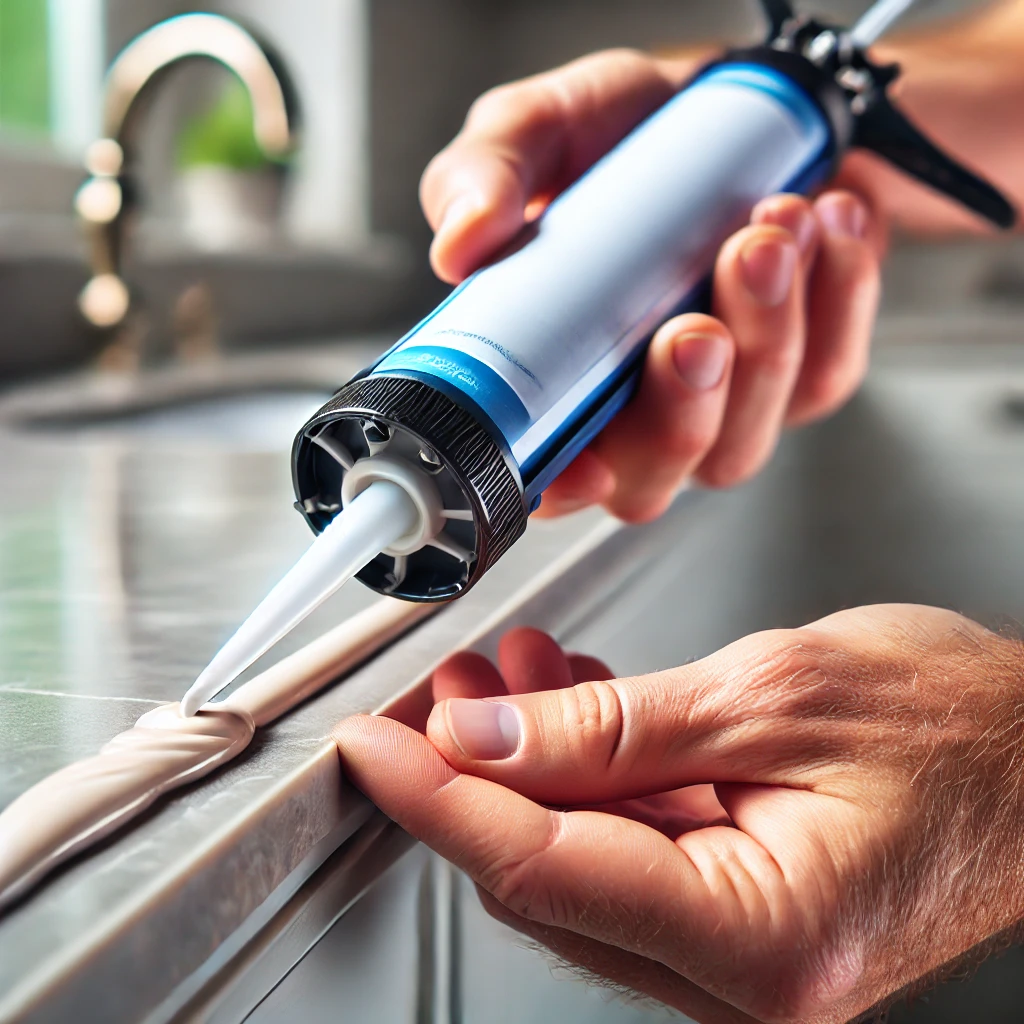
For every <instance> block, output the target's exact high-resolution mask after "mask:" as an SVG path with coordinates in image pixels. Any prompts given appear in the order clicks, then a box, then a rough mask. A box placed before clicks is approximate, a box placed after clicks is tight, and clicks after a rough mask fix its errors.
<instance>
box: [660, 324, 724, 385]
mask: <svg viewBox="0 0 1024 1024" xmlns="http://www.w3.org/2000/svg"><path fill="white" fill-rule="evenodd" d="M729 355H730V345H729V342H727V341H726V340H725V338H723V337H722V336H721V335H718V334H684V335H682V336H681V337H679V338H676V341H675V344H674V345H673V346H672V362H673V363H674V364H675V368H676V373H677V374H679V379H680V380H681V381H682V382H683V383H684V384H685V385H686V386H687V387H688V388H693V390H694V391H710V390H711V389H712V388H716V387H718V385H719V384H721V383H722V378H723V377H724V376H725V368H726V366H728V365H729Z"/></svg>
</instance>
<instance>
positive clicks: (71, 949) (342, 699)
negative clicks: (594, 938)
mask: <svg viewBox="0 0 1024 1024" xmlns="http://www.w3.org/2000/svg"><path fill="white" fill-rule="evenodd" d="M695 497H696V495H693V494H688V495H683V496H682V497H681V499H680V500H679V501H678V502H677V505H676V507H675V509H674V511H673V512H672V513H670V514H669V515H667V516H665V517H663V518H662V519H661V520H660V521H659V522H658V523H655V524H652V525H651V526H645V527H624V526H622V525H621V524H619V523H617V522H615V521H613V520H611V519H609V518H607V517H605V516H603V515H602V514H599V513H585V514H583V515H581V516H577V517H572V518H571V519H569V520H563V521H559V522H557V523H543V522H542V523H539V524H536V525H535V526H532V527H531V531H530V532H529V534H528V536H527V538H525V539H524V540H523V541H522V542H520V545H518V548H517V551H518V556H517V555H512V556H511V557H509V558H507V559H505V560H503V561H502V562H501V563H499V566H497V567H496V568H495V569H494V570H493V571H492V572H491V573H490V574H489V576H488V578H487V579H485V580H484V581H483V582H482V583H481V584H480V585H479V586H478V588H477V589H476V591H475V592H474V593H473V594H471V595H468V596H467V597H465V598H463V599H461V600H460V601H458V602H455V603H454V604H452V605H450V606H448V607H446V608H444V609H442V610H441V611H440V612H439V613H438V614H436V615H435V616H433V617H431V618H430V619H428V620H426V622H425V623H424V624H422V625H421V626H420V627H419V628H416V629H414V630H413V631H412V632H411V633H409V634H406V635H405V636H404V637H403V638H401V639H400V640H399V641H397V642H396V643H395V644H393V645H392V646H391V647H389V648H388V649H386V650H385V651H384V652H382V653H381V654H380V655H378V656H377V657H376V658H375V659H373V660H372V661H371V662H369V663H368V664H366V665H364V666H363V667H362V668H360V669H358V670H357V671H356V672H354V673H353V674H351V675H350V676H349V677H348V678H347V679H345V680H344V681H343V682H342V683H341V684H340V685H335V686H334V687H331V688H328V689H327V690H326V691H324V692H323V693H321V694H320V695H318V696H317V697H316V698H314V699H313V700H311V701H309V702H307V703H306V704H305V705H303V706H302V707H300V708H299V709H297V710H296V711H295V712H293V713H292V714H291V715H289V716H286V718H285V719H283V720H282V722H281V723H275V725H274V726H271V727H268V729H267V730H265V731H266V732H267V733H268V734H269V738H268V739H267V740H266V742H267V743H270V744H273V743H274V736H273V732H274V730H275V728H276V727H277V726H278V725H280V726H281V727H282V728H287V732H288V733H290V734H294V733H298V734H299V735H300V737H302V738H303V739H304V743H305V744H309V743H313V742H315V743H316V746H315V751H314V752H312V753H308V752H307V753H306V754H304V755H303V756H302V757H301V759H300V760H299V762H298V763H296V764H295V765H294V767H292V768H291V770H289V771H287V772H286V773H284V774H282V775H281V776H280V777H276V778H275V779H274V781H273V783H272V785H270V786H269V787H267V788H265V789H263V790H261V791H260V792H259V793H258V795H257V798H256V799H255V800H249V801H248V802H244V803H243V804H242V806H240V807H239V808H238V809H237V810H236V811H235V812H234V813H232V814H231V815H230V816H229V817H228V818H226V819H225V820H224V821H223V822H222V823H221V824H220V825H219V826H218V827H216V828H215V829H213V830H212V831H208V832H207V833H206V834H205V838H204V840H203V842H202V843H201V844H198V845H195V846H194V847H193V848H191V849H190V850H188V852H187V853H186V854H184V855H182V856H179V857H178V858H177V859H176V860H175V861H174V863H173V864H170V865H167V866H165V867H164V868H163V869H162V870H160V871H159V872H157V873H155V874H153V876H152V877H151V878H150V879H149V882H148V884H146V885H145V886H140V887H139V888H138V889H137V890H136V891H135V892H134V893H133V895H132V898H131V899H126V900H124V901H122V903H121V904H120V905H119V906H117V907H116V908H114V909H113V910H112V912H110V913H108V914H106V915H105V916H104V918H103V920H101V921H99V922H97V924H96V925H95V927H93V928H90V929H85V930H83V931H81V932H80V933H79V934H78V935H75V936H68V937H67V944H66V945H65V946H64V947H63V948H61V949H60V951H59V954H58V955H55V956H54V957H53V958H50V959H48V960H46V961H45V962H43V963H41V964H40V965H39V967H38V969H37V970H34V971H31V972H30V973H28V974H26V975H25V976H24V977H22V978H21V979H20V981H19V982H18V983H17V984H15V985H14V986H13V987H12V988H11V989H9V990H8V992H7V993H6V994H5V995H3V996H0V1020H3V1021H13V1020H17V1021H29V1020H31V1021H41V1020H53V1019H74V1016H75V1010H76V1007H79V1006H80V1005H81V1001H82V999H83V998H89V999H90V1002H91V1003H92V1004H93V1007H94V1011H95V1012H101V1013H102V1015H103V1017H102V1019H104V1020H107V1021H111V1022H113V1021H115V1020H138V1019H141V1018H146V1019H148V1020H155V1019H157V1018H156V1017H154V1016H153V1014H154V1012H155V1011H156V1009H157V1007H159V1008H160V1017H159V1019H168V1016H169V1015H172V1014H173V1013H175V1012H177V1011H178V1010H179V1009H180V1007H181V1006H183V1005H185V1003H187V1002H188V1000H189V999H191V998H193V997H194V996H195V994H196V992H197V991H198V990H199V989H200V988H201V987H202V986H203V985H204V984H205V983H206V982H207V981H208V980H209V978H210V976H211V974H212V973H213V972H214V971H215V970H216V969H217V966H218V965H220V964H223V963H224V962H225V960H226V959H229V958H230V956H231V954H232V953H234V952H236V951H237V950H238V949H239V948H241V946H242V945H244V942H245V941H248V939H249V938H251V937H252V936H253V935H254V934H255V933H256V932H258V931H259V929H260V928H261V927H263V926H264V925H265V924H266V923H267V922H268V921H269V920H270V919H271V918H272V917H273V915H274V913H275V912H276V911H277V910H278V909H279V908H280V906H281V905H282V903H283V902H284V901H285V899H286V898H287V896H289V895H290V894H293V893H295V892H296V891H297V890H298V889H299V887H300V886H301V885H302V884H303V883H304V882H305V881H306V880H307V879H309V878H310V877H311V876H312V875H313V874H314V873H315V871H316V870H317V868H318V867H319V866H320V865H321V864H322V863H323V862H324V861H325V860H326V859H327V858H328V857H329V856H330V855H331V854H332V853H333V851H334V850H336V849H337V848H338V847H339V846H340V845H341V844H343V843H344V842H345V841H346V840H347V839H348V838H350V837H351V836H352V835H353V834H354V833H355V832H356V831H357V830H358V829H359V827H360V826H361V825H363V824H364V823H365V822H366V821H367V819H368V818H369V816H370V815H371V814H372V813H373V808H372V805H370V804H369V802H368V801H366V799H365V798H364V797H363V796H362V795H361V794H359V793H358V792H356V791H355V790H353V789H351V788H346V787H345V785H344V783H343V780H342V778H341V772H340V767H339V761H338V758H337V756H336V752H335V748H334V746H333V744H331V743H330V742H329V741H324V737H326V736H327V734H328V732H329V729H330V726H331V725H332V724H333V723H334V722H336V721H338V720H339V719H340V718H342V717H345V716H346V715H349V714H353V713H357V712H369V711H376V710H381V709H383V708H385V707H388V706H394V705H395V704H396V703H397V702H400V701H402V700H403V699H408V698H409V697H413V698H417V697H419V698H422V697H423V694H424V690H423V687H424V685H425V683H426V682H427V681H428V680H429V677H430V673H431V671H432V669H433V667H434V666H435V665H436V664H437V663H438V662H439V661H440V660H441V659H442V658H443V657H445V656H446V655H447V654H448V653H450V652H451V651H452V650H454V649H457V648H463V647H473V648H474V649H477V650H480V651H482V652H483V653H487V654H490V653H493V650H494V648H495V646H496V643H497V639H498V637H499V636H500V634H501V633H502V632H504V630H505V629H506V628H509V627H511V626H514V625H521V624H532V625H536V626H542V627H544V628H546V629H548V630H549V631H551V632H553V633H555V634H556V635H557V634H558V633H559V632H560V631H562V630H564V629H565V628H567V626H568V625H569V624H570V623H574V622H577V621H578V620H579V619H580V618H581V616H583V617H585V616H586V615H587V613H588V609H593V608H594V607H596V606H597V605H598V604H600V603H602V602H604V601H606V600H607V599H609V596H610V595H612V594H613V593H614V591H615V589H616V587H617V585H618V584H619V583H621V581H622V580H623V579H624V578H626V576H628V575H631V574H632V573H634V572H635V571H637V570H638V567H639V566H640V565H642V564H645V562H646V561H648V560H649V559H650V558H653V557H656V551H657V543H658V541H657V538H658V537H663V536H664V531H670V530H672V529H674V528H675V525H677V522H678V519H679V517H680V515H684V514H689V513H690V511H692V510H693V509H694V502H693V500H692V499H694V498H695ZM697 505H698V506H699V505H700V503H699V502H698V503H697ZM424 627H426V628H424ZM315 738H316V739H315ZM282 742H283V741H282ZM224 771H225V772H227V771H231V766H227V767H226V769H225V770H224ZM202 786H203V783H199V784H198V785H197V786H196V787H191V788H193V789H196V790H201V788H202ZM189 796H190V793H189V791H188V790H185V791H182V798H183V799H185V800H186V801H187V800H188V798H189ZM161 810H162V808H159V807H158V809H157V810H156V812H155V815H156V818H157V819H159V817H160V814H161ZM157 823H158V822H156V823H155V822H153V821H144V822H143V823H142V825H143V830H145V829H150V830H152V829H153V828H154V827H155V825H156V824H157ZM171 824H172V825H176V824H178V823H177V822H171ZM135 841H136V837H135V836H134V835H133V830H132V829H129V830H128V831H127V832H126V833H125V834H124V835H123V836H122V837H120V838H119V840H118V841H117V842H115V843H114V844H113V845H112V849H107V850H104V851H102V853H101V856H104V857H110V856H112V855H114V854H116V851H117V849H118V847H119V846H123V847H127V848H129V850H128V855H131V850H130V848H131V846H132V844H133V842H135ZM149 842H150V843H152V837H150V839H149ZM268 850H270V851H271V853H270V854H269V855H268V852H267V851H268ZM88 861H89V858H88V856H87V857H85V858H82V859H80V861H78V862H75V863H73V864H72V866H71V867H72V872H71V874H72V876H73V877H71V878H68V877H61V878H58V879H56V881H57V883H58V886H63V887H65V888H67V889H70V890H72V892H71V894H70V895H71V896H72V897H73V896H74V892H73V889H74V887H75V886H88V885H89V884H90V879H89V875H88V872H87V871H86V868H88ZM54 898H56V897H54ZM27 909H28V911H31V909H32V908H31V897H30V898H29V900H28V901H27ZM183 937H187V938H183ZM62 938H63V937H62ZM298 955H301V954H297V956H298ZM104 993H106V994H109V1002H107V1000H106V999H101V1002H102V1003H103V1004H104V1005H102V1006H99V1005H97V1004H96V1002H95V1000H96V998H97V994H100V996H102V995H103V994H104ZM64 1015H66V1017H65V1016H64Z"/></svg>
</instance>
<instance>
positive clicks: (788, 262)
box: [740, 239, 800, 306]
mask: <svg viewBox="0 0 1024 1024" xmlns="http://www.w3.org/2000/svg"><path fill="white" fill-rule="evenodd" d="M799 255H800V254H799V252H798V251H797V247H796V245H794V244H793V243H792V242H788V241H787V242H783V241H780V240H778V239H757V240H752V241H750V242H748V243H747V244H746V245H745V246H744V247H743V252H742V253H741V255H740V262H741V263H742V265H743V280H744V283H745V284H746V286H747V291H749V292H750V294H751V295H752V296H753V297H754V300H755V301H756V302H759V303H760V304H761V305H762V306H777V305H779V303H781V302H782V300H783V299H785V297H786V296H787V295H788V294H789V289H790V288H791V287H792V285H793V275H794V274H795V273H796V265H797V260H798V259H799Z"/></svg>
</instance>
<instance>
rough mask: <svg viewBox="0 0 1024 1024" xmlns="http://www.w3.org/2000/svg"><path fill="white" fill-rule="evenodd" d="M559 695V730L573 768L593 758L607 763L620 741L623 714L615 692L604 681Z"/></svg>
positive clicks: (570, 688) (568, 690) (581, 684)
mask: <svg viewBox="0 0 1024 1024" xmlns="http://www.w3.org/2000/svg"><path fill="white" fill-rule="evenodd" d="M560 692H561V695H562V696H561V701H560V704H561V713H562V720H561V723H560V727H561V729H562V733H563V737H564V740H565V747H566V750H567V751H568V753H569V756H570V757H571V759H572V760H573V762H574V763H575V764H576V765H577V767H586V766H588V765H590V764H592V763H593V761H594V760H595V758H601V759H603V760H604V761H605V763H606V764H607V763H609V762H611V760H612V759H613V758H614V756H615V753H616V752H617V751H618V748H619V744H620V742H621V739H622V730H623V713H622V704H621V702H620V700H619V695H618V692H617V691H616V689H615V687H614V686H612V685H611V683H609V682H607V681H603V680H600V681H594V682H589V683H577V684H576V685H575V686H572V687H569V688H568V689H566V690H562V691H560Z"/></svg>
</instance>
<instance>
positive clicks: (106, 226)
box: [75, 13, 298, 331]
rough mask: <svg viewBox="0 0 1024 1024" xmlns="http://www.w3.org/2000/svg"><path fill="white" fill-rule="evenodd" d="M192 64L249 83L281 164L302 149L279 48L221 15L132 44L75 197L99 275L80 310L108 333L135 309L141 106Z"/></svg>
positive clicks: (259, 131)
mask: <svg viewBox="0 0 1024 1024" xmlns="http://www.w3.org/2000/svg"><path fill="white" fill-rule="evenodd" d="M192 59H201V60H212V61H215V62H217V63H219V64H222V65H223V66H224V67H225V68H227V69H228V70H229V71H231V72H233V73H234V74H235V75H236V76H237V77H238V79H239V80H240V81H241V82H242V84H243V85H244V86H245V88H246V90H247V91H248V94H249V97H250V99H251V102H252V110H253V134H254V136H255V139H256V142H257V144H258V145H259V147H260V149H261V150H262V151H263V153H264V155H265V156H267V158H268V159H270V160H281V159H282V158H284V157H286V156H287V155H288V154H289V153H291V152H292V151H293V150H294V148H295V145H296V133H297V123H298V116H297V107H296V102H295V96H294V91H293V89H292V88H291V83H290V79H289V78H288V76H287V74H286V73H285V70H284V68H283V66H282V65H281V63H280V62H279V61H278V60H277V58H276V56H275V55H274V53H273V51H272V50H271V49H270V48H269V47H268V46H266V45H265V44H264V43H262V42H261V41H259V40H258V39H257V38H256V36H254V35H253V34H252V33H250V32H249V31H248V30H247V29H245V28H243V27H242V26H241V25H239V24H238V23H237V22H235V21H233V20H231V19H230V18H226V17H223V16H222V15H218V14H198V13H197V14H183V15H178V16H177V17H173V18H169V19H168V20H167V21H163V22H160V23H159V24H157V25H154V26H153V27H152V28H150V29H147V30H146V31H145V32H143V33H142V34H141V35H139V36H137V37H136V38H135V39H134V40H133V41H132V42H130V43H129V44H128V45H127V46H126V47H125V48H124V49H123V50H122V51H121V53H120V54H119V55H118V56H117V57H116V58H115V60H114V62H113V64H112V65H111V66H110V69H109V70H108V72H107V76H106V84H105V89H104V104H103V137H102V138H100V139H98V140H97V141H96V142H94V143H93V144H92V145H91V146H90V147H89V149H88V151H87V153H86V158H85V166H86V170H87V171H88V174H89V177H88V178H87V179H86V180H85V182H84V183H83V184H82V186H81V188H80V189H79V190H78V194H77V196H76V198H75V209H76V211H77V213H78V216H79V218H80V220H81V221H82V223H83V225H84V228H85V232H86V235H87V239H88V245H89V264H90V269H91V271H92V276H91V278H90V280H89V281H88V283H87V284H86V286H85V287H84V288H83V289H82V292H81V295H80V296H79V308H80V309H81V311H82V314H83V315H84V317H85V318H86V320H87V321H89V323H90V324H92V325H93V326H94V327H96V328H99V329H102V330H104V331H116V330H117V329H118V328H120V327H122V326H123V325H124V324H125V323H126V321H127V319H128V316H129V313H130V311H131V307H132V298H131V292H130V290H129V288H128V285H127V284H126V282H125V280H124V278H123V274H122V266H123V252H124V246H125V241H126V231H127V225H128V221H129V219H130V214H131V207H132V201H133V197H134V195H135V194H136V189H134V188H133V178H134V169H133V165H134V144H135V138H136V136H137V134H138V125H139V122H140V120H141V115H140V112H141V110H142V107H143V105H142V104H141V103H140V102H139V101H140V99H141V97H142V96H143V95H144V94H146V93H147V92H148V91H149V89H150V88H151V87H152V86H153V85H154V84H155V83H156V82H157V81H159V80H160V79H161V78H162V77H163V75H164V73H165V72H166V71H167V70H168V69H170V68H171V67H173V66H175V65H177V64H179V63H181V62H182V61H187V60H192Z"/></svg>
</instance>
